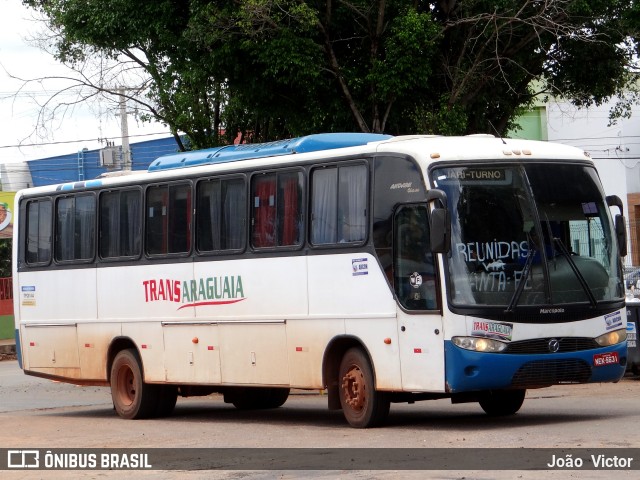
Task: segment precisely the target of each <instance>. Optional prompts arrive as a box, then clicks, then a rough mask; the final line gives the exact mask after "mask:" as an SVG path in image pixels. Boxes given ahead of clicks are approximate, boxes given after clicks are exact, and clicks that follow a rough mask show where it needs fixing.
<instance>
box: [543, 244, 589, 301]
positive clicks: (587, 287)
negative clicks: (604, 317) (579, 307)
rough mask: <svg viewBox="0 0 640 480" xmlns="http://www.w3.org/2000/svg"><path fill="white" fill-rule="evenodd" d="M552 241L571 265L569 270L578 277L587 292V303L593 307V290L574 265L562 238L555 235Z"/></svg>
mask: <svg viewBox="0 0 640 480" xmlns="http://www.w3.org/2000/svg"><path fill="white" fill-rule="evenodd" d="M553 241H554V242H555V243H557V244H558V249H559V250H560V253H562V255H564V258H566V259H567V263H568V264H569V266H570V267H571V270H573V273H574V274H575V276H576V278H577V279H578V282H580V286H581V287H582V289H583V290H584V293H586V294H587V297H588V298H589V303H590V304H591V306H592V307H593V308H595V307H597V306H598V301H597V300H596V297H595V296H594V295H593V292H592V291H591V288H590V287H589V284H588V283H587V281H586V280H585V278H584V276H583V275H582V273H581V272H580V270H578V266H577V265H576V262H574V261H573V258H571V253H570V252H569V251H568V250H567V247H565V246H564V243H562V240H560V239H559V238H557V237H554V238H553Z"/></svg>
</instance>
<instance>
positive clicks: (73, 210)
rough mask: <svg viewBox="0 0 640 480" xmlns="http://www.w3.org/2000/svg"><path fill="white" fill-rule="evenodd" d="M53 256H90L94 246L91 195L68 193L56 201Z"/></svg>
mask: <svg viewBox="0 0 640 480" xmlns="http://www.w3.org/2000/svg"><path fill="white" fill-rule="evenodd" d="M55 216H56V230H55V231H56V238H55V259H56V260H58V261H70V260H91V259H93V257H94V248H95V238H96V233H95V229H96V227H95V218H96V201H95V196H93V195H91V194H89V195H72V196H69V197H62V198H59V199H58V200H57V201H56V215H55Z"/></svg>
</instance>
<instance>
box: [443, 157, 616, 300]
mask: <svg viewBox="0 0 640 480" xmlns="http://www.w3.org/2000/svg"><path fill="white" fill-rule="evenodd" d="M432 174H433V177H432V178H433V179H434V185H435V186H436V187H437V188H439V189H441V190H444V191H445V192H446V194H447V202H448V208H449V210H450V212H451V224H452V225H451V227H452V228H451V242H452V251H451V255H449V256H448V258H447V264H448V265H447V267H448V279H449V287H450V288H449V290H450V297H451V302H452V304H453V305H456V306H460V307H465V306H497V307H502V308H504V310H505V311H514V310H517V309H518V307H521V306H549V305H566V304H572V303H587V304H591V306H593V307H595V306H596V305H597V304H598V303H599V302H607V301H612V300H617V301H620V300H621V299H622V297H623V289H622V283H621V272H620V266H619V263H618V257H617V256H618V252H617V244H616V241H615V235H614V234H613V227H612V222H611V218H610V214H609V209H608V207H607V205H606V203H605V199H604V195H603V193H602V191H601V189H600V187H599V183H598V177H597V173H596V171H595V169H594V168H591V167H588V166H585V165H579V164H566V163H565V164H556V163H544V164H534V165H510V166H500V167H488V166H478V165H477V164H475V165H473V166H465V167H450V168H437V169H434V171H433V172H432Z"/></svg>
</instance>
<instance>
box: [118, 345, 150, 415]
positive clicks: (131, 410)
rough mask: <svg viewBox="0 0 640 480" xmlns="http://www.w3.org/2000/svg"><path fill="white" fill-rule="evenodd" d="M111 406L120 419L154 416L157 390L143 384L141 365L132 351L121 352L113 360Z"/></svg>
mask: <svg viewBox="0 0 640 480" xmlns="http://www.w3.org/2000/svg"><path fill="white" fill-rule="evenodd" d="M110 384H111V398H112V400H113V406H114V408H115V410H116V412H117V413H118V415H120V416H121V417H122V418H126V419H130V420H132V419H139V418H149V417H152V416H154V415H155V414H156V409H157V406H158V404H157V393H158V391H157V388H156V386H155V385H149V384H147V383H144V381H143V378H142V365H141V362H140V359H139V358H138V354H137V353H136V351H135V350H133V349H127V350H121V351H120V352H118V354H117V355H116V357H115V358H114V360H113V365H112V366H111V375H110Z"/></svg>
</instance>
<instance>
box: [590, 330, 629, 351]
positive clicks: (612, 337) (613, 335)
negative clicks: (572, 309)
mask: <svg viewBox="0 0 640 480" xmlns="http://www.w3.org/2000/svg"><path fill="white" fill-rule="evenodd" d="M626 339H627V331H626V330H625V329H624V328H621V329H620V330H614V331H613V332H607V333H605V334H603V335H600V336H599V337H596V338H595V340H596V342H598V345H600V346H601V347H608V346H609V345H615V344H616V343H621V342H624V341H625V340H626Z"/></svg>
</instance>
